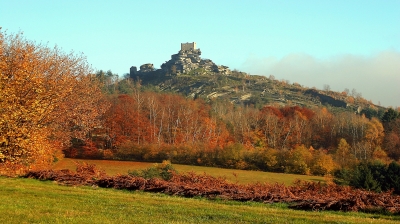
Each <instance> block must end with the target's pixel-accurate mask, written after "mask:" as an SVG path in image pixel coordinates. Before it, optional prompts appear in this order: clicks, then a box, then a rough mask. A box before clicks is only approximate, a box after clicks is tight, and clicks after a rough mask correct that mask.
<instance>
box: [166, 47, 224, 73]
mask: <svg viewBox="0 0 400 224" xmlns="http://www.w3.org/2000/svg"><path fill="white" fill-rule="evenodd" d="M200 55H201V51H200V49H190V50H180V51H179V52H178V54H173V55H172V56H171V60H169V61H167V62H165V63H164V64H162V65H161V69H162V70H163V71H164V72H165V73H166V74H171V75H179V74H188V73H190V72H191V71H194V70H196V69H197V70H198V71H199V73H201V72H207V73H218V74H222V75H228V74H230V72H231V71H230V70H229V68H228V67H227V66H218V65H216V64H215V63H214V62H213V61H211V60H210V59H202V58H201V57H200Z"/></svg>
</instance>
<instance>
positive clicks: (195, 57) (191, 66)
mask: <svg viewBox="0 0 400 224" xmlns="http://www.w3.org/2000/svg"><path fill="white" fill-rule="evenodd" d="M130 78H131V79H133V80H135V81H140V83H141V84H143V85H145V86H147V87H149V88H153V89H155V90H157V91H165V92H175V93H180V94H182V95H184V96H186V97H188V98H193V99H197V98H201V99H204V100H206V101H211V100H212V101H222V102H230V103H232V104H239V105H247V106H254V107H258V108H260V107H262V106H264V105H271V104H273V105H281V106H284V105H292V106H293V105H298V106H304V107H321V106H325V107H330V108H334V109H335V108H336V109H337V110H338V111H340V110H349V111H353V112H359V111H360V110H361V109H363V108H380V107H379V106H377V105H374V104H372V103H371V102H368V101H366V100H365V99H362V98H360V97H349V96H347V95H343V94H342V93H336V92H333V91H322V90H317V89H309V88H307V87H303V86H301V85H300V84H298V83H293V84H290V83H289V82H288V81H284V80H282V81H279V80H276V79H275V77H274V76H272V75H271V76H270V77H269V78H267V77H265V76H257V75H249V74H247V73H244V72H240V71H237V70H233V71H231V70H229V68H228V67H226V66H218V65H217V64H215V63H214V62H213V61H211V60H209V59H202V58H201V51H200V49H197V48H196V43H195V42H193V43H183V44H181V49H180V50H179V52H178V53H177V54H173V55H171V59H170V60H168V61H166V62H165V63H163V64H162V65H161V68H160V69H155V68H154V65H153V64H150V63H147V64H144V65H141V66H140V69H139V70H138V69H137V67H135V66H132V67H131V69H130Z"/></svg>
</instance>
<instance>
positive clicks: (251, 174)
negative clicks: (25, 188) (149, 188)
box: [54, 158, 325, 185]
mask: <svg viewBox="0 0 400 224" xmlns="http://www.w3.org/2000/svg"><path fill="white" fill-rule="evenodd" d="M74 161H79V162H82V161H84V162H86V163H94V164H96V165H97V166H98V167H99V168H101V169H104V170H105V171H106V173H107V174H108V175H115V174H118V173H119V174H128V170H135V169H136V170H137V169H145V168H148V167H151V166H153V165H154V163H143V162H129V161H111V160H80V159H68V158H65V159H63V160H61V161H59V162H58V163H57V164H56V165H55V166H54V169H70V170H75V169H76V166H75V163H74ZM173 167H174V168H175V169H176V170H177V171H178V172H195V173H198V174H203V173H207V174H209V175H213V176H224V177H226V178H227V180H229V181H231V182H234V183H236V182H237V183H240V184H246V183H255V182H260V183H264V182H267V183H284V184H286V185H291V184H292V183H293V182H294V181H295V180H296V179H299V180H304V181H321V182H325V179H324V177H320V176H307V175H296V174H284V173H271V172H261V171H249V170H233V169H221V168H215V167H204V166H189V165H179V164H173ZM234 174H235V175H236V177H235V175H234Z"/></svg>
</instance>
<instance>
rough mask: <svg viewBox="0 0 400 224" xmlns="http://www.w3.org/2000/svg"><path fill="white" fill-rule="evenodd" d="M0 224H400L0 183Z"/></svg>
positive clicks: (28, 182) (370, 217)
mask: <svg viewBox="0 0 400 224" xmlns="http://www.w3.org/2000/svg"><path fill="white" fill-rule="evenodd" d="M0 214H1V216H0V223H119V224H123V223H398V222H399V221H400V217H398V216H386V215H381V214H365V213H344V212H326V211H321V212H315V211H299V210H292V209H288V208H287V205H285V204H279V203H278V204H262V203H255V202H245V203H242V202H233V201H223V200H206V199H203V198H182V197H175V196H168V195H164V194H159V193H145V192H141V191H135V192H129V191H121V190H114V189H102V188H92V187H69V186H60V185H57V184H56V183H54V182H51V181H38V180H33V179H23V178H5V177H0Z"/></svg>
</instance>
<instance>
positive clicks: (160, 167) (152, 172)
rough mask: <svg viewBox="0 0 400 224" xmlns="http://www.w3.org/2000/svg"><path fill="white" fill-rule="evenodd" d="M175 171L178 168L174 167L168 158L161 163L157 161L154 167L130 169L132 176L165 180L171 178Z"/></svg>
mask: <svg viewBox="0 0 400 224" xmlns="http://www.w3.org/2000/svg"><path fill="white" fill-rule="evenodd" d="M174 173H177V172H176V170H175V169H174V168H173V167H172V164H171V162H170V161H167V160H164V161H163V162H162V163H161V164H159V163H156V164H154V166H153V167H150V168H147V169H143V170H133V171H130V170H129V171H128V174H129V175H130V176H134V177H143V178H145V179H152V178H161V179H163V180H170V179H171V178H172V175H173V174H174Z"/></svg>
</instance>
